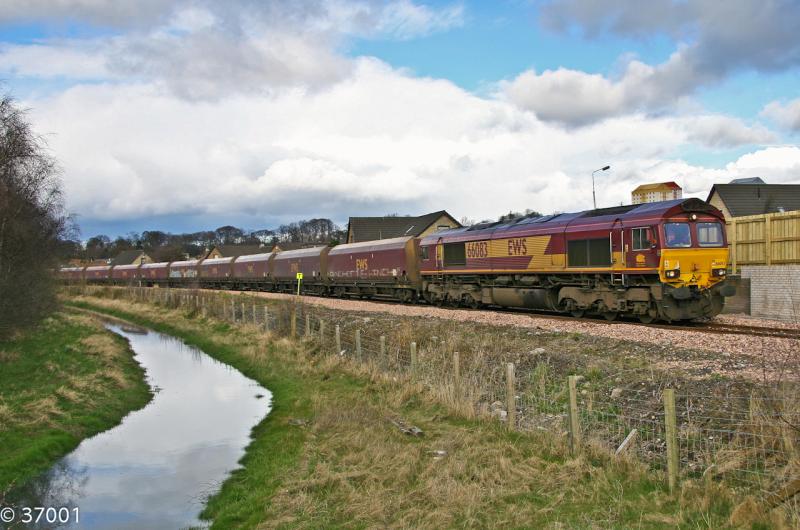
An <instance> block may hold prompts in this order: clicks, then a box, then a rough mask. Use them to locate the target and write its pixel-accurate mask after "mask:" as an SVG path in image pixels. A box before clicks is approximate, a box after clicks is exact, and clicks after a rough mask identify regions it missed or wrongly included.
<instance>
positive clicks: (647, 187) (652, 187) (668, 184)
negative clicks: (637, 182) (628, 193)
mask: <svg viewBox="0 0 800 530" xmlns="http://www.w3.org/2000/svg"><path fill="white" fill-rule="evenodd" d="M663 188H668V189H671V190H679V189H681V187H680V186H678V184H676V183H675V182H672V181H669V182H655V183H653V184H642V185H641V186H639V187H637V188H636V189H635V190H633V193H637V192H643V191H653V190H660V189H663Z"/></svg>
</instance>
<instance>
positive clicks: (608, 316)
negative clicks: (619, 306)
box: [603, 311, 619, 322]
mask: <svg viewBox="0 0 800 530" xmlns="http://www.w3.org/2000/svg"><path fill="white" fill-rule="evenodd" d="M618 316H619V313H617V312H616V311H605V312H603V318H605V319H606V320H608V321H609V322H612V321H614V320H616V319H617V317H618Z"/></svg>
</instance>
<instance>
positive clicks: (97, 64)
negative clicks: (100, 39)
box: [0, 41, 111, 79]
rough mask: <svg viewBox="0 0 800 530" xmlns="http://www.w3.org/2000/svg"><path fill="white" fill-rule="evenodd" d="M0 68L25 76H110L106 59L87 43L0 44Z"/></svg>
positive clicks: (1, 70) (87, 77)
mask: <svg viewBox="0 0 800 530" xmlns="http://www.w3.org/2000/svg"><path fill="white" fill-rule="evenodd" d="M0 72H6V73H8V74H11V75H14V76H26V77H43V78H54V77H68V78H72V79H109V78H110V77H111V74H110V72H109V71H108V68H107V67H106V61H105V59H104V58H103V57H102V56H101V55H99V54H97V52H96V50H94V49H93V47H92V46H91V44H90V43H86V42H68V41H62V42H51V43H49V44H28V45H13V44H0Z"/></svg>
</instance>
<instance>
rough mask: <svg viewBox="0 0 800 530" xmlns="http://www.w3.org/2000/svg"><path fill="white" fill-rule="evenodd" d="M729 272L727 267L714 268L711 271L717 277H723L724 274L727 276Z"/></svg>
mask: <svg viewBox="0 0 800 530" xmlns="http://www.w3.org/2000/svg"><path fill="white" fill-rule="evenodd" d="M727 273H728V271H727V270H725V269H713V270H712V271H711V275H712V276H716V277H717V278H722V277H723V276H725V275H726V274H727Z"/></svg>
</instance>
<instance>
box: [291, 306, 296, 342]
mask: <svg viewBox="0 0 800 530" xmlns="http://www.w3.org/2000/svg"><path fill="white" fill-rule="evenodd" d="M289 318H290V319H291V322H290V323H289V325H290V326H291V328H292V338H295V337H297V306H292V314H291V315H290V316H289Z"/></svg>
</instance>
